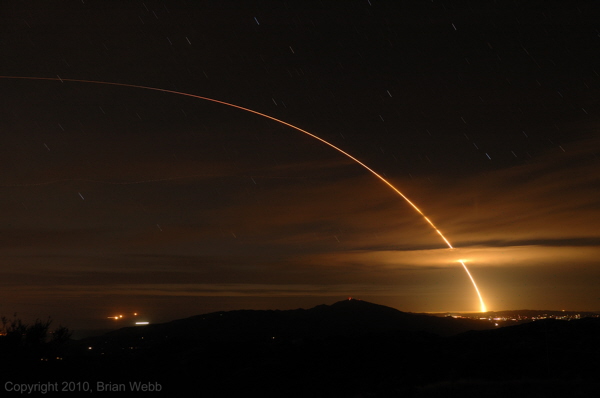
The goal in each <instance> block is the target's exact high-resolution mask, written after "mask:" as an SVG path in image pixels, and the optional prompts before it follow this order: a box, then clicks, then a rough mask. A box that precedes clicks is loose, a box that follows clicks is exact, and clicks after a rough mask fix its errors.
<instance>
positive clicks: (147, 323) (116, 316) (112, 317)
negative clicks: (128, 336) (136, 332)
mask: <svg viewBox="0 0 600 398" xmlns="http://www.w3.org/2000/svg"><path fill="white" fill-rule="evenodd" d="M132 316H134V317H135V316H138V313H137V312H134V313H133V314H132ZM107 318H108V319H114V320H115V321H121V320H123V319H127V318H126V317H124V316H123V315H122V314H119V315H114V316H107ZM135 324H136V325H149V324H150V322H146V321H143V322H135Z"/></svg>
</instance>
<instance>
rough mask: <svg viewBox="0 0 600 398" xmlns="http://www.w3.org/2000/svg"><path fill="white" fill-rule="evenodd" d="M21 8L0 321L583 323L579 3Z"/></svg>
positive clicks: (594, 207) (9, 117)
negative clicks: (370, 318) (432, 317)
mask: <svg viewBox="0 0 600 398" xmlns="http://www.w3.org/2000/svg"><path fill="white" fill-rule="evenodd" d="M38 3H39V2H37V3H36V4H35V5H33V4H30V3H29V2H20V3H18V5H14V6H12V7H10V8H7V9H6V10H4V12H5V14H6V15H5V21H6V23H5V25H4V28H5V34H4V35H3V40H2V41H1V43H0V48H1V49H2V51H3V53H5V54H11V56H10V57H7V58H6V60H5V61H6V62H4V63H3V68H2V71H1V73H0V74H1V75H5V76H43V77H49V78H52V79H54V81H43V80H35V81H33V80H23V79H0V88H1V90H0V97H1V98H2V100H3V106H2V107H1V108H0V131H1V132H2V134H0V159H2V160H1V162H2V167H1V168H0V200H1V203H2V206H0V220H1V221H2V224H1V225H0V234H1V235H2V239H1V243H0V255H1V259H2V266H1V267H0V275H1V276H2V278H0V292H1V293H0V314H1V315H7V316H10V315H11V314H13V313H14V312H17V313H18V314H19V315H20V316H23V317H24V318H27V317H28V318H30V319H31V318H33V319H35V318H36V317H38V318H45V317H46V316H48V315H50V316H53V317H54V318H55V319H56V320H57V323H58V322H62V323H64V324H66V325H67V326H71V327H74V328H79V327H81V326H82V325H83V326H86V325H88V324H90V323H91V322H95V321H98V322H97V323H98V326H102V325H104V324H105V323H107V322H108V321H110V319H108V318H107V317H111V316H112V317H114V316H116V315H117V314H123V315H125V314H131V313H133V312H139V313H140V314H142V315H143V316H144V319H140V320H139V321H148V322H151V323H153V322H156V321H158V320H168V319H174V318H177V317H183V316H190V315H195V314H199V313H203V312H211V311H219V310H228V309H240V308H257V309H259V308H264V309H274V308H279V309H289V308H298V307H304V308H307V307H310V306H313V305H318V304H323V303H327V304H328V303H332V302H334V301H338V300H340V299H343V298H345V297H348V296H352V297H357V298H361V299H364V300H368V301H372V302H376V303H380V304H384V305H389V306H391V307H395V308H398V309H400V310H403V311H413V312H426V311H432V312H438V311H474V310H481V309H483V304H484V303H483V300H485V304H487V306H488V308H489V309H491V310H496V309H498V310H501V309H515V308H533V309H536V308H537V309H572V310H592V311H594V310H598V309H600V296H599V295H598V289H597V286H598V284H599V283H600V264H599V263H598V259H599V258H600V236H599V234H598V231H597V225H598V224H599V223H600V207H599V205H598V204H599V203H600V191H599V189H598V187H599V186H600V185H599V180H598V179H599V176H600V162H599V159H600V156H599V153H600V152H599V149H598V148H600V140H599V138H598V134H597V129H598V126H600V109H599V108H598V93H599V92H600V77H599V76H598V74H597V70H595V69H594V68H595V65H598V64H600V59H599V57H600V55H598V53H597V52H595V51H591V50H590V49H593V48H596V47H597V40H598V37H597V32H596V24H597V21H596V20H595V19H594V13H593V12H591V11H593V9H592V8H591V6H590V5H589V4H588V3H586V2H580V1H573V2H564V4H562V3H561V4H558V3H557V5H556V7H552V8H548V7H540V8H539V9H536V8H535V7H525V6H522V7H521V6H520V5H519V4H513V5H511V6H508V7H497V6H495V5H494V4H491V3H490V4H487V3H482V4H481V7H478V8H477V9H473V8H464V9H462V8H460V7H457V8H449V7H444V4H442V3H440V2H412V3H406V2H398V1H391V0H378V1H371V2H367V1H361V0H357V1H354V0H349V1H347V2H346V1H345V2H343V4H342V2H340V4H338V3H337V2H329V3H327V2H325V3H323V2H314V3H313V2H312V1H301V2H295V1H286V2H280V1H267V2H262V3H261V5H260V7H258V6H256V7H254V6H252V5H249V4H248V3H247V2H242V1H237V0H234V1H231V2H227V3H223V2H188V3H179V2H173V3H171V2H169V3H168V4H155V3H153V2H149V1H147V2H145V3H135V4H134V3H131V2H118V3H115V4H111V5H108V6H106V5H105V4H104V3H103V4H102V5H100V4H99V3H95V2H79V3H72V4H69V5H66V6H64V7H61V9H60V10H57V9H56V7H54V6H52V5H45V3H44V4H41V3H39V4H38ZM542 8H543V9H542ZM59 77H60V78H59ZM65 78H68V79H74V80H82V81H108V82H124V83H127V84H131V85H132V86H145V87H160V88H161V89H164V90H165V92H158V91H150V90H141V89H132V88H126V87H119V86H116V85H107V84H83V83H74V82H67V81H66V80H65ZM60 79H63V82H64V83H60ZM166 92H173V93H175V92H177V93H201V94H202V95H203V96H205V97H207V98H218V99H219V100H222V101H224V102H227V103H228V104H239V106H240V107H241V108H245V109H247V110H250V109H252V110H254V111H255V112H257V113H256V114H255V113H250V112H249V111H245V112H241V111H240V110H239V109H234V108H232V107H231V106H223V105H222V104H219V103H214V102H210V101H199V100H198V99H197V98H194V97H192V96H184V95H167V94H166ZM259 114H263V115H270V116H271V117H272V118H273V119H268V118H266V117H264V116H260V115H259ZM275 119H277V120H280V121H285V122H286V123H289V124H291V125H294V126H302V129H305V131H306V132H307V133H308V132H312V133H314V134H316V135H318V137H319V138H321V139H322V140H323V141H326V142H327V143H329V144H330V145H331V146H334V147H335V148H340V149H343V151H346V152H347V154H351V155H352V157H354V158H355V159H360V161H361V162H363V164H364V165H368V167H369V168H370V169H372V170H374V171H376V172H377V175H378V176H380V177H381V178H379V177H378V178H373V175H372V174H370V173H365V169H364V165H363V166H361V165H360V164H358V163H357V162H356V161H355V160H354V159H353V158H352V157H348V155H346V156H340V153H337V152H335V151H332V150H331V148H327V147H326V146H327V145H329V144H327V145H323V143H319V142H317V141H316V137H312V136H310V134H294V133H293V132H292V131H291V130H290V128H291V126H290V127H288V126H286V125H284V124H282V123H280V122H278V121H276V120H275ZM383 180H385V181H387V182H389V184H390V186H386V185H384V184H381V181H383ZM392 186H393V187H400V188H402V189H401V193H402V195H405V196H406V198H410V200H411V201H412V203H414V204H416V205H417V206H418V208H419V209H423V212H424V213H425V214H426V217H427V218H426V219H425V220H426V221H427V220H430V221H432V222H430V221H427V222H423V217H425V215H423V213H421V212H420V211H419V210H418V209H417V208H416V206H413V208H409V207H408V206H405V205H404V204H403V203H402V202H401V201H399V200H398V196H397V195H399V196H402V195H400V193H398V194H397V195H390V193H391V192H390V189H391V188H392ZM437 226H439V229H438V228H437ZM432 228H434V229H435V230H436V231H441V232H437V233H435V234H433V233H432V231H433V229H432ZM435 235H437V237H436V236H435ZM444 237H448V239H445V238H444ZM440 239H442V240H443V241H444V245H442V244H441V242H440ZM450 242H451V244H450ZM452 246H455V248H454V249H450V247H452ZM461 261H462V263H461ZM463 263H464V264H463ZM467 267H468V269H467ZM461 268H462V269H461ZM466 271H468V274H470V276H471V277H472V278H471V277H465V273H466ZM475 281H477V284H476V286H477V287H478V289H479V291H480V293H481V294H480V295H479V296H478V295H476V294H474V292H473V287H474V286H475ZM146 317H147V318H146ZM113 321H114V319H113ZM117 322H120V321H117ZM113 323H114V322H113Z"/></svg>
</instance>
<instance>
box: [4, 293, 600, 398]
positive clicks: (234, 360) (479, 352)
mask: <svg viewBox="0 0 600 398" xmlns="http://www.w3.org/2000/svg"><path fill="white" fill-rule="evenodd" d="M477 328H487V329H486V330H475V329H477ZM457 331H459V332H460V331H464V332H462V333H458V334H456V332H457ZM598 357H600V318H585V319H580V320H573V321H559V320H554V319H546V320H540V321H535V322H531V323H526V324H521V325H516V326H511V327H504V328H494V329H491V323H489V322H479V321H469V320H465V319H454V318H440V317H434V316H428V315H423V314H412V313H405V312H401V311H397V310H395V309H393V308H389V307H385V306H381V305H377V304H372V303H368V302H364V301H359V300H345V301H340V302H338V303H335V304H332V305H320V306H317V307H314V308H311V309H307V310H303V309H298V310H290V311H250V310H240V311H228V312H216V313H211V314H205V315H199V316H194V317H191V318H186V319H180V320H176V321H173V322H168V323H164V324H157V325H148V326H145V327H137V328H124V329H121V330H118V331H114V332H111V333H107V334H105V335H103V336H99V337H96V338H89V339H85V340H81V341H77V342H74V343H73V344H72V345H71V347H70V349H69V350H68V351H65V352H64V353H63V354H62V357H61V360H55V361H49V362H39V361H22V362H17V361H12V362H11V364H10V365H11V366H6V368H5V369H7V370H6V371H5V373H3V380H5V379H6V380H17V381H21V382H29V383H36V382H39V381H52V380H56V381H61V380H65V378H66V376H65V375H68V379H69V380H72V381H74V382H78V381H81V382H88V383H90V385H91V386H92V387H93V388H96V390H95V391H96V392H98V391H99V390H98V388H99V387H97V383H98V382H100V383H105V382H110V383H111V384H110V385H109V386H117V387H120V386H124V387H123V388H125V391H127V392H128V396H129V395H131V392H132V391H131V389H130V387H129V384H127V383H129V382H136V381H138V382H139V381H141V382H146V383H150V384H149V385H152V386H154V388H156V387H157V386H160V392H159V393H156V391H155V392H154V394H155V395H157V394H163V395H165V396H184V395H185V396H187V395H189V394H190V391H193V392H194V394H197V395H202V396H205V395H206V396H223V397H229V396H239V395H244V396H261V397H282V396H285V397H305V396H311V397H313V396H314V397H365V396H369V397H419V398H423V397H447V396H457V397H482V396H485V397H506V396H510V397H512V398H516V397H528V398H531V397H547V396H561V397H587V396H594V394H595V393H596V392H597V391H600V386H599V385H598V377H597V375H598V374H600V363H599V362H598V361H597V358H598ZM15 363H17V366H14V364H15ZM7 375H8V376H7ZM17 376H19V377H20V379H19V377H17Z"/></svg>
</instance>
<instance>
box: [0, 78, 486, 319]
mask: <svg viewBox="0 0 600 398" xmlns="http://www.w3.org/2000/svg"><path fill="white" fill-rule="evenodd" d="M0 79H23V80H51V81H60V82H61V83H64V82H76V83H92V84H105V85H109V86H120V87H130V88H140V89H144V90H152V91H159V92H163V93H170V94H176V95H183V96H186V97H192V98H197V99H201V100H205V101H210V102H216V103H218V104H222V105H226V106H230V107H232V108H237V109H241V110H243V111H246V112H250V113H254V114H255V115H259V116H262V117H264V118H267V119H271V120H273V121H275V122H277V123H281V124H283V125H285V126H288V127H291V128H293V129H294V130H297V131H299V132H301V133H303V134H306V135H308V136H310V137H312V138H314V139H316V140H318V141H321V142H322V143H323V144H325V145H327V146H329V147H331V148H333V149H335V150H336V151H338V152H340V153H341V154H342V155H344V156H346V157H348V158H349V159H351V160H353V161H354V162H356V163H357V164H359V165H361V166H362V167H363V168H365V169H366V170H368V171H369V172H370V173H371V174H373V175H374V176H375V177H377V178H379V179H380V180H381V181H382V182H383V183H384V184H386V185H387V186H388V187H390V188H391V189H392V190H393V191H394V192H396V193H397V194H398V195H400V197H402V199H404V200H405V201H406V202H407V203H408V204H409V205H411V206H412V208H413V209H415V211H416V212H417V213H419V214H420V215H421V216H422V217H423V219H425V221H426V222H427V223H428V224H429V225H430V226H431V227H432V228H433V229H434V230H435V232H437V234H438V235H439V236H440V237H441V238H442V240H443V241H444V243H446V245H448V247H449V248H450V249H454V247H452V244H451V243H450V242H449V241H448V239H446V237H445V236H444V234H442V232H441V231H440V230H439V229H438V228H437V227H436V226H435V224H434V223H433V222H432V221H431V220H430V219H429V218H427V216H425V214H424V213H423V212H422V211H421V209H419V208H418V207H417V205H415V204H414V203H413V202H411V201H410V199H408V198H407V197H406V196H405V195H404V194H403V193H402V192H400V190H399V189H398V188H396V187H395V186H393V185H392V183H390V182H389V181H388V180H386V179H385V178H383V177H382V176H381V175H379V174H378V173H377V172H376V171H375V170H373V169H371V168H370V167H369V166H367V165H366V164H364V163H363V162H361V161H360V160H358V159H357V158H355V157H354V156H352V155H350V154H349V153H348V152H346V151H344V150H343V149H341V148H338V147H337V146H335V145H333V144H332V143H330V142H329V141H326V140H324V139H323V138H321V137H318V136H316V135H314V134H312V133H309V132H308V131H306V130H303V129H301V128H300V127H296V126H294V125H293V124H290V123H287V122H284V121H283V120H280V119H277V118H275V117H273V116H269V115H266V114H264V113H261V112H258V111H255V110H253V109H249V108H244V107H243V106H239V105H235V104H231V103H229V102H225V101H219V100H216V99H213V98H209V97H202V96H200V95H195V94H189V93H183V92H180V91H174V90H166V89H163V88H156V87H148V86H138V85H135V84H126V83H114V82H103V81H96V80H82V79H65V78H61V77H31V76H0ZM459 262H460V263H461V264H462V266H463V268H464V269H465V271H466V273H467V275H468V276H469V279H470V280H471V282H472V283H473V287H474V288H475V292H477V296H478V297H479V302H480V304H481V311H482V312H486V311H487V309H486V306H485V304H484V302H483V298H482V297H481V294H480V293H479V289H478V288H477V284H476V283H475V279H473V276H472V275H471V273H470V272H469V269H468V268H467V266H466V265H465V263H464V262H463V261H462V260H459Z"/></svg>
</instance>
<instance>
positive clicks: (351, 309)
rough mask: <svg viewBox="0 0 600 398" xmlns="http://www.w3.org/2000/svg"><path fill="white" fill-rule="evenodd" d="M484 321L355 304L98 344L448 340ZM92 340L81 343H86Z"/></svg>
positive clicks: (153, 331)
mask: <svg viewBox="0 0 600 398" xmlns="http://www.w3.org/2000/svg"><path fill="white" fill-rule="evenodd" d="M493 327H494V326H493V324H492V323H490V322H488V321H477V320H469V319H454V318H442V317H436V316H431V315H424V314H412V313H406V312H402V311H398V310H396V309H394V308H390V307H386V306H383V305H378V304H373V303H369V302H366V301H361V300H354V299H351V300H344V301H339V302H337V303H335V304H332V305H319V306H317V307H314V308H311V309H308V310H304V309H297V310H286V311H279V310H236V311H227V312H215V313H211V314H205V315H198V316H193V317H190V318H185V319H179V320H175V321H171V322H167V323H163V324H156V325H148V326H142V327H139V326H138V327H129V328H123V329H119V330H116V331H113V332H110V333H107V334H106V335H104V336H102V337H101V339H100V340H104V341H115V340H127V339H138V338H140V337H142V336H143V337H144V339H145V340H146V341H155V340H164V339H165V337H166V338H179V339H181V338H183V339H189V340H210V341H236V342H243V341H260V340H272V339H273V338H275V339H280V340H281V339H285V340H297V339H307V338H310V339H316V338H325V337H330V336H346V335H359V334H365V333H376V332H389V331H398V330H402V331H411V332H426V333H433V334H437V335H441V336H448V335H452V334H457V333H461V332H465V331H468V330H484V329H490V328H493ZM97 340H98V339H96V338H89V339H85V341H86V344H87V343H90V344H91V343H93V342H94V341H97Z"/></svg>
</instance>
